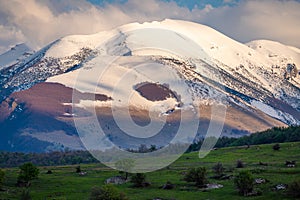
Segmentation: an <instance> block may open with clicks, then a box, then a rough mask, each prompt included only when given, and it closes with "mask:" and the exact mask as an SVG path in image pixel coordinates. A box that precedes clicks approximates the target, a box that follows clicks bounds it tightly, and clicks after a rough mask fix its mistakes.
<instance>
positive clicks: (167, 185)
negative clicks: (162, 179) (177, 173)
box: [161, 181, 175, 190]
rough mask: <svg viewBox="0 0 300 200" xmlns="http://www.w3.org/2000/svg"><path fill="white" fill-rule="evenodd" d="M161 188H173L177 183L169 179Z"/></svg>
mask: <svg viewBox="0 0 300 200" xmlns="http://www.w3.org/2000/svg"><path fill="white" fill-rule="evenodd" d="M161 188H162V189H164V190H172V189H174V188H175V185H174V184H172V183H171V182H169V181H168V182H167V183H166V184H164V185H163V186H162V187H161Z"/></svg>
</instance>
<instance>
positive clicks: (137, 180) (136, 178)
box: [131, 173, 146, 187]
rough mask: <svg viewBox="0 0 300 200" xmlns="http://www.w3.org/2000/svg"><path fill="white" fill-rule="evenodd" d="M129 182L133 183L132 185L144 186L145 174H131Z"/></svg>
mask: <svg viewBox="0 0 300 200" xmlns="http://www.w3.org/2000/svg"><path fill="white" fill-rule="evenodd" d="M131 182H132V183H133V186H134V187H144V185H145V182H146V175H145V174H141V173H137V174H134V175H132V177H131Z"/></svg>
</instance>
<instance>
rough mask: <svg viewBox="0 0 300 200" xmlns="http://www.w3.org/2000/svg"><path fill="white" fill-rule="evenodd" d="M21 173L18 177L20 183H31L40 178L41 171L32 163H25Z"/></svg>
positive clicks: (21, 167)
mask: <svg viewBox="0 0 300 200" xmlns="http://www.w3.org/2000/svg"><path fill="white" fill-rule="evenodd" d="M19 168H20V173H19V176H18V183H20V182H22V183H29V181H31V180H33V179H35V178H38V175H39V169H38V168H37V167H36V166H34V165H33V164H32V163H25V164H23V165H21V166H20V167H19Z"/></svg>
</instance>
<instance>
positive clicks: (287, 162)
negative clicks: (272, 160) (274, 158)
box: [285, 160, 296, 167]
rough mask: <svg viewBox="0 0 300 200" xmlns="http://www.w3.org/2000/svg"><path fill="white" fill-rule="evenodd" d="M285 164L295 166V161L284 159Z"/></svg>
mask: <svg viewBox="0 0 300 200" xmlns="http://www.w3.org/2000/svg"><path fill="white" fill-rule="evenodd" d="M285 166H287V167H295V166H296V161H295V160H293V161H285Z"/></svg>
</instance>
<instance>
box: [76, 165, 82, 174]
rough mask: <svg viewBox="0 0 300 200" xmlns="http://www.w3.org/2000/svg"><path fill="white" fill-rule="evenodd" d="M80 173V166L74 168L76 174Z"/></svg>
mask: <svg viewBox="0 0 300 200" xmlns="http://www.w3.org/2000/svg"><path fill="white" fill-rule="evenodd" d="M80 172H81V168H80V165H79V166H77V167H76V173H80Z"/></svg>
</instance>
